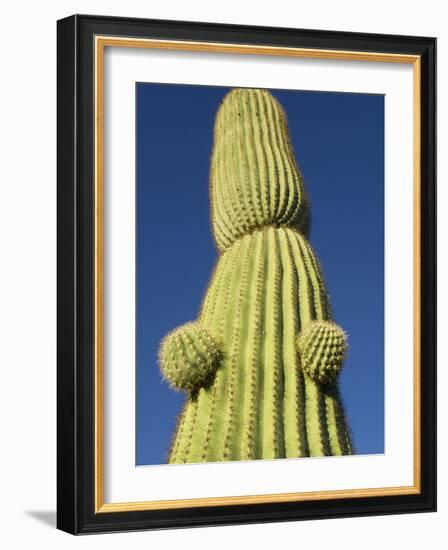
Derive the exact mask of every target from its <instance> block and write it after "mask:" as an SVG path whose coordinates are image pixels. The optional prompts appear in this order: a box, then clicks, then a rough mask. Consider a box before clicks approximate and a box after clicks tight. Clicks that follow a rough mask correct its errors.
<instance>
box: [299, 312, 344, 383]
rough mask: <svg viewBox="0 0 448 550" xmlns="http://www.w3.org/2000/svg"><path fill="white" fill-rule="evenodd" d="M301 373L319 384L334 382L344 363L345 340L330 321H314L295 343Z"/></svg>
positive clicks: (338, 328) (338, 329) (339, 330)
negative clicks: (299, 359) (299, 358)
mask: <svg viewBox="0 0 448 550" xmlns="http://www.w3.org/2000/svg"><path fill="white" fill-rule="evenodd" d="M297 345H298V349H299V353H300V356H301V364H302V369H303V371H304V372H305V373H306V374H307V375H308V376H309V377H310V378H311V379H312V380H314V381H315V382H317V383H319V384H329V383H332V382H335V380H336V378H337V376H338V374H339V372H340V370H341V368H342V364H343V362H344V358H345V354H346V349H347V339H346V335H345V333H344V331H343V330H342V329H341V328H340V327H338V326H337V325H336V324H335V323H332V322H330V321H314V322H312V323H310V324H309V325H308V326H307V327H306V328H305V329H304V330H302V332H301V333H300V335H299V337H298V341H297Z"/></svg>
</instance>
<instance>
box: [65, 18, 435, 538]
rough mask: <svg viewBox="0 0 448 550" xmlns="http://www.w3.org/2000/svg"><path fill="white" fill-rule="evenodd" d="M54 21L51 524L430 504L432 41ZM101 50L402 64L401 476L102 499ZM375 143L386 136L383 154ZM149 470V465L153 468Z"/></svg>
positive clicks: (93, 525) (413, 508)
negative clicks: (406, 478)
mask: <svg viewBox="0 0 448 550" xmlns="http://www.w3.org/2000/svg"><path fill="white" fill-rule="evenodd" d="M57 31H58V32H57V41H58V42H57V47H58V60H57V70H58V77H57V87H58V107H57V115H58V126H57V133H58V138H57V141H58V155H57V159H58V166H57V178H58V222H57V224H58V226H57V229H58V249H57V251H58V268H57V269H58V294H57V300H58V306H57V307H58V310H57V314H58V339H57V346H58V373H57V374H58V377H57V378H58V382H57V392H58V398H57V417H58V427H57V437H58V456H57V469H58V472H57V493H58V505H57V527H58V528H59V529H61V530H63V531H66V532H68V533H72V534H84V533H102V532H113V531H127V530H140V529H160V528H175V527H193V526H207V525H230V524H241V523H258V522H273V521H292V520H305V519H322V518H336V517H355V516H366V515H379V514H399V513H411V512H430V511H435V509H436V209H435V201H436V125H435V117H436V39H435V38H429V37H410V36H398V35H379V34H378V35H376V34H361V33H348V32H339V31H320V30H304V29H287V28H268V27H251V26H240V25H223V24H214V23H193V22H183V21H160V20H150V19H148V20H144V19H131V18H124V17H101V16H91V15H74V16H71V17H68V18H65V19H62V20H60V21H58V26H57ZM111 48H118V49H120V48H121V49H123V50H125V51H127V52H130V51H133V50H139V51H157V52H162V53H163V52H184V53H185V52H187V53H188V54H189V55H191V56H193V57H194V56H195V55H203V54H207V55H212V56H221V55H230V56H234V58H235V59H238V56H240V57H241V56H242V55H243V56H246V57H248V58H252V59H260V58H261V57H262V56H268V57H269V59H270V62H271V63H272V64H273V66H274V64H275V63H276V62H277V63H280V62H281V61H282V60H285V59H286V58H288V59H296V60H304V59H305V60H315V59H318V60H323V61H325V63H327V64H330V66H332V67H333V65H331V64H332V63H333V62H334V63H335V64H338V63H339V64H341V63H345V62H347V63H355V64H357V65H356V66H355V65H353V67H354V69H355V70H360V69H359V68H360V67H361V66H362V64H370V66H374V65H375V63H379V64H387V65H388V67H395V66H400V67H401V66H404V65H406V66H407V67H409V68H410V69H411V71H412V94H411V95H412V121H410V120H408V121H407V122H408V124H410V127H411V128H412V143H413V151H412V159H411V164H412V166H411V167H410V170H411V174H412V189H411V195H410V196H411V198H412V216H411V220H412V231H409V235H408V237H409V239H410V242H412V243H413V244H412V254H413V259H412V269H411V270H410V273H409V277H410V280H411V281H412V284H411V288H412V296H411V298H413V303H412V307H411V311H412V319H409V318H408V319H407V322H408V323H411V325H410V326H412V330H413V335H412V346H411V347H412V350H408V351H409V353H410V357H411V362H410V366H409V367H407V366H406V365H404V367H403V368H410V369H411V370H410V371H409V372H410V373H411V374H410V376H411V379H412V388H408V390H409V392H410V395H412V399H411V406H410V409H409V410H408V411H407V414H409V415H410V417H411V418H412V453H410V460H411V461H412V483H409V484H407V485H404V486H403V485H391V486H381V484H380V485H379V486H376V487H368V486H367V487H362V486H361V487H357V488H339V489H330V490H325V489H318V490H309V491H299V492H297V491H295V490H294V488H293V487H292V486H291V490H286V491H283V492H275V491H273V492H272V491H271V492H264V493H263V492H261V493H258V494H244V493H243V494H239V495H235V494H233V495H232V494H229V495H226V496H217V497H214V496H209V497H200V498H187V499H169V498H168V499H151V498H150V497H147V498H143V499H141V500H138V501H136V500H120V501H119V502H115V501H112V502H110V501H107V499H105V485H106V484H107V482H108V479H109V478H110V472H109V473H108V474H107V475H106V472H105V463H106V459H107V456H106V454H107V448H106V447H107V446H106V445H105V434H104V432H105V422H108V421H109V419H108V418H107V414H108V411H109V413H110V408H108V407H105V379H104V377H105V368H106V367H105V364H106V361H105V354H104V349H105V348H104V346H105V339H106V335H105V329H104V325H105V301H106V298H107V292H106V291H105V286H106V285H107V283H105V280H107V277H108V274H107V272H106V271H107V269H108V264H107V262H106V263H105V255H107V246H109V245H108V243H107V242H106V239H107V234H105V218H107V217H108V215H109V214H108V210H107V209H108V204H109V203H108V197H107V193H108V187H107V186H105V179H106V176H107V174H106V170H105V164H104V154H105V143H106V142H107V140H110V139H111V136H110V135H108V134H107V132H106V130H105V118H106V108H105V97H106V95H107V94H108V93H110V90H108V89H107V86H108V85H109V84H110V81H107V80H106V78H105V54H106V51H108V49H111ZM126 62H127V61H126V59H124V63H125V64H126ZM179 63H180V62H177V65H175V66H178V67H180V65H179ZM235 63H237V61H235ZM340 66H341V65H337V66H336V65H334V69H332V70H336V68H338V69H339V67H340ZM191 78H192V80H194V79H195V75H194V74H192V75H191ZM388 146H390V143H388V142H387V140H386V155H387V154H388V149H387V147H388ZM406 227H407V226H406ZM411 301H412V300H411ZM398 319H400V317H398ZM403 322H406V318H405V317H404V316H403ZM385 336H386V338H388V334H387V332H386V334H385ZM408 347H409V346H408ZM129 369H132V365H129ZM406 403H407V402H406ZM406 403H405V405H404V406H403V411H405V407H406ZM405 412H406V411H405ZM132 452H133V450H132ZM218 466H219V465H218ZM180 468H182V466H180V467H179V470H178V471H180ZM157 472H159V473H158V474H156V475H161V474H160V472H161V470H160V469H159V470H157ZM108 476H109V477H108Z"/></svg>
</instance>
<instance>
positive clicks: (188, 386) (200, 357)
mask: <svg viewBox="0 0 448 550" xmlns="http://www.w3.org/2000/svg"><path fill="white" fill-rule="evenodd" d="M159 357H160V368H161V371H162V374H163V377H164V378H165V380H166V381H167V382H168V383H169V384H170V385H171V386H172V387H174V388H175V389H178V390H185V391H188V392H193V391H195V390H197V389H199V388H200V387H202V386H204V385H206V384H207V383H208V382H209V381H210V380H211V377H212V376H213V375H214V374H215V371H216V369H217V368H218V366H219V362H220V357H221V351H220V348H219V345H218V343H217V342H216V340H215V339H214V338H213V337H212V336H211V335H210V334H209V332H208V331H207V330H205V329H204V328H203V327H202V326H200V325H199V324H198V323H194V322H191V323H186V324H185V325H182V326H180V327H178V328H177V329H175V330H173V331H172V332H170V333H169V334H168V335H167V336H166V337H165V338H164V340H163V341H162V344H161V347H160V356H159Z"/></svg>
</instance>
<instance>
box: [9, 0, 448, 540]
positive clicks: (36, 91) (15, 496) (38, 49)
mask: <svg viewBox="0 0 448 550" xmlns="http://www.w3.org/2000/svg"><path fill="white" fill-rule="evenodd" d="M443 8H444V3H443V2H441V1H438V0H427V1H426V2H424V3H422V2H416V1H415V0H408V1H404V0H400V1H396V2H391V1H390V0H375V1H374V2H369V3H363V2H359V1H354V0H353V1H351V0H339V1H338V2H332V1H330V0H328V1H322V0H314V1H313V2H304V1H302V2H301V1H296V2H290V1H288V0H276V1H275V2H272V1H265V0H246V2H242V1H241V0H226V1H225V2H222V3H221V2H220V3H213V2H210V1H209V0H208V1H199V0H187V1H185V0H184V1H182V0H164V1H163V2H162V1H160V2H148V1H140V2H139V1H136V0H126V2H123V1H117V0H107V1H106V0H89V1H80V0H79V1H69V0H66V1H64V2H58V3H56V2H54V3H50V2H46V3H43V2H24V1H19V0H16V1H15V2H14V3H8V4H5V5H4V6H3V9H2V30H1V33H0V52H1V57H2V62H1V65H0V97H1V101H0V139H1V143H0V151H1V153H2V154H1V161H0V171H1V175H0V189H1V194H0V247H1V248H0V266H1V268H0V281H1V283H0V335H1V338H0V369H1V371H0V372H1V378H0V447H1V452H0V518H1V523H0V525H1V527H0V541H1V543H2V545H3V546H4V547H5V548H12V549H15V548H22V547H26V545H33V546H37V547H38V548H41V547H45V548H46V550H52V549H53V548H73V547H75V546H76V547H77V548H94V547H95V548H97V549H101V548H106V547H107V548H108V549H111V550H112V549H113V548H122V547H123V545H129V546H131V545H132V547H133V548H137V549H138V548H145V549H147V548H164V547H169V546H174V545H179V544H182V546H183V548H195V549H197V548H213V549H214V550H215V549H216V550H218V549H220V548H229V547H232V546H234V547H236V548H243V547H244V546H247V545H251V544H254V545H256V546H257V547H262V548H270V547H272V546H281V545H283V544H289V545H294V546H301V547H304V546H305V547H306V546H312V547H313V548H324V547H325V546H330V545H331V547H333V548H344V549H345V550H350V549H352V548H353V549H356V550H359V547H360V546H361V545H362V548H363V550H369V549H370V548H372V549H375V550H378V549H379V548H393V547H394V546H395V547H406V548H407V550H413V549H417V548H422V547H429V548H434V549H438V548H442V547H444V544H446V542H445V543H444V542H443V541H446V523H447V521H448V475H447V470H446V468H445V467H444V463H446V461H447V460H448V444H447V440H446V436H445V437H443V434H444V433H445V430H444V429H443V427H444V424H445V422H448V403H447V400H446V399H442V398H441V399H440V405H439V426H440V429H439V464H440V469H439V512H438V513H436V514H419V515H403V516H388V517H374V518H358V519H348V520H347V519H344V520H325V521H310V522H297V523H293V522H292V523H283V524H268V525H255V526H253V525H251V526H247V525H246V526H237V527H219V528H202V529H187V530H178V531H173V530H172V531H160V532H141V533H127V534H119V535H96V536H90V537H81V538H79V537H78V538H75V537H71V536H69V535H66V534H65V533H61V532H58V531H56V530H55V528H54V522H55V519H54V518H55V501H56V497H55V491H56V483H55V468H56V460H55V458H56V450H55V432H56V417H55V411H56V396H55V387H56V261H55V253H56V20H57V19H59V18H62V17H65V16H67V15H71V14H73V13H91V14H103V15H122V16H134V17H148V18H160V19H181V20H182V19H183V20H190V21H195V20H196V21H215V22H222V23H239V24H254V25H271V26H290V27H303V28H316V29H331V30H346V31H361V32H374V33H392V34H410V35H428V36H437V37H438V39H439V42H438V59H439V65H438V69H439V75H438V82H439V84H438V97H439V107H438V111H439V130H438V136H439V150H440V151H442V152H443V151H445V150H446V149H447V147H448V139H447V129H448V124H447V122H448V121H447V107H448V106H447V101H446V98H447V97H448V75H447V73H448V29H447V26H446V22H445V23H443V21H444V20H445V13H444V11H445V10H444V9H443ZM438 175H439V212H440V215H439V236H440V238H439V242H440V245H439V251H440V253H439V262H438V264H439V280H440V281H446V280H448V263H447V259H448V258H447V247H446V244H445V239H444V235H446V234H447V233H448V216H446V215H443V214H442V213H443V211H444V210H445V209H446V208H448V191H447V187H446V185H445V182H446V180H447V178H448V166H447V156H446V155H445V154H441V155H440V158H439V172H438ZM447 307H448V295H447V290H446V286H445V285H440V291H439V311H440V312H444V311H445V310H446V309H447ZM447 332H448V322H447V319H446V317H445V316H442V315H440V316H439V335H440V340H441V342H442V343H443V342H444V341H445V337H444V335H445V334H446V333H447ZM447 361H448V355H447V353H446V349H445V348H444V347H442V346H440V352H439V388H441V389H443V388H444V387H446V386H447V385H448V375H447V372H446V369H445V366H446V363H447ZM439 393H441V396H442V397H443V392H439Z"/></svg>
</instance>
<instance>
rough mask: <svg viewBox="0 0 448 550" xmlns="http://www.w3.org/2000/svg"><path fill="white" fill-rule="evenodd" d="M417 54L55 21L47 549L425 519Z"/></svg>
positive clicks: (430, 225)
mask: <svg viewBox="0 0 448 550" xmlns="http://www.w3.org/2000/svg"><path fill="white" fill-rule="evenodd" d="M435 54H436V41H435V39H434V38H429V37H410V36H398V35H380V34H361V33H344V32H335V31H319V30H309V29H308V30H307V29H286V28H285V29H275V28H269V27H251V26H238V25H221V24H211V23H196V22H181V21H161V20H151V19H129V18H120V17H102V16H89V15H74V16H71V17H67V18H65V19H62V20H60V21H58V521H57V525H58V528H60V529H62V530H64V531H67V532H69V533H73V534H80V533H98V532H110V531H122V530H140V529H158V528H163V529H165V528H171V527H192V526H206V525H207V526H209V525H231V524H239V523H254V522H257V523H258V522H267V521H289V520H305V519H317V518H321V519H323V518H330V517H354V516H366V515H374V514H391V513H409V512H423V511H434V510H435V508H436V493H435V487H436V485H435V483H436V463H435V456H436V455H435V451H436V445H435V443H436V431H435V419H436V414H435V413H436V403H435V395H436V391H435V390H436V381H435V366H436V360H435V359H436V358H435V349H436V346H435V334H436V308H435V288H436V285H435V273H436V271H435V268H436V259H435V250H436V249H435V69H436V63H435Z"/></svg>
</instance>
